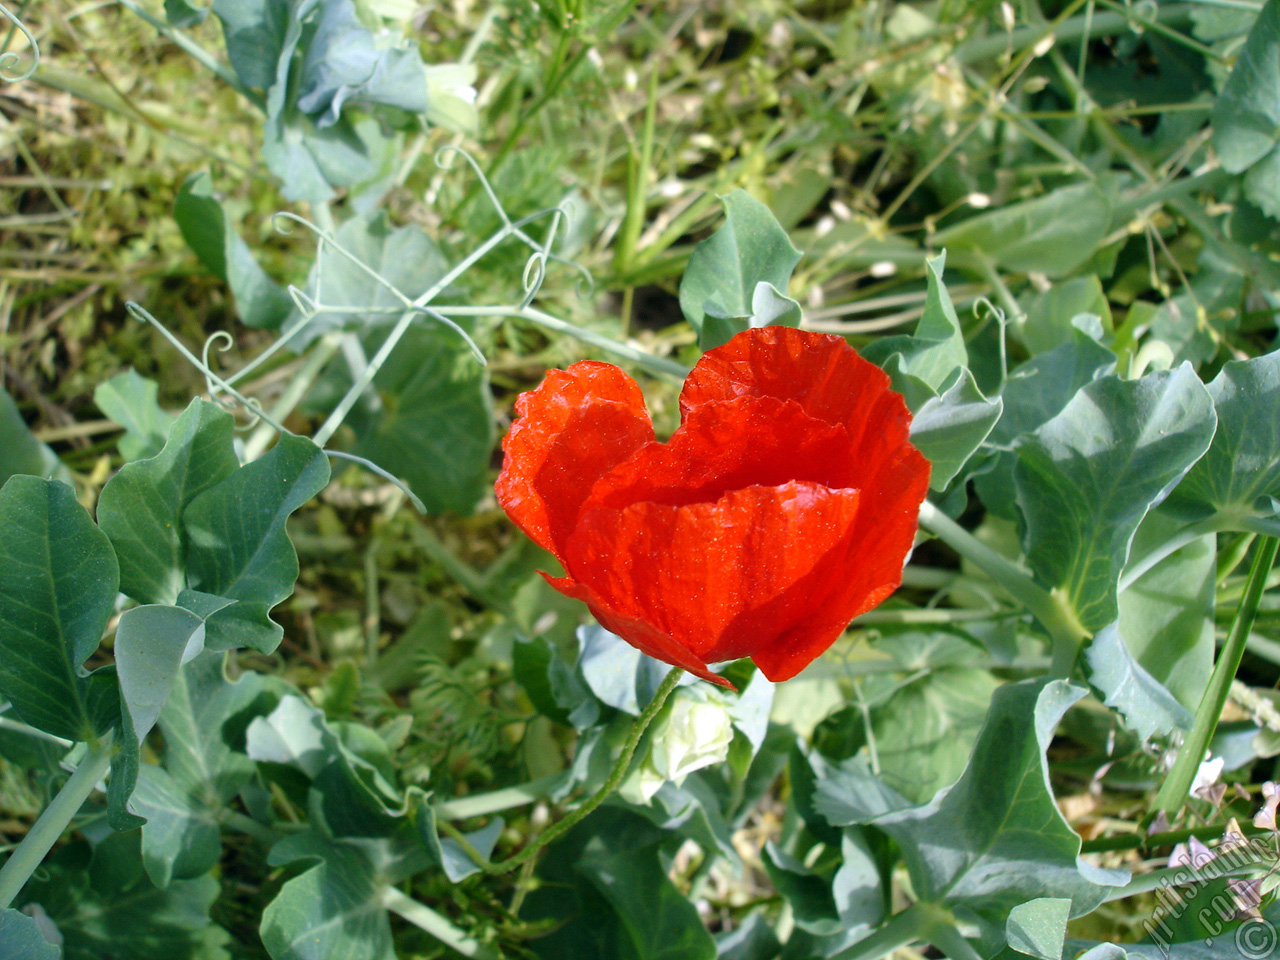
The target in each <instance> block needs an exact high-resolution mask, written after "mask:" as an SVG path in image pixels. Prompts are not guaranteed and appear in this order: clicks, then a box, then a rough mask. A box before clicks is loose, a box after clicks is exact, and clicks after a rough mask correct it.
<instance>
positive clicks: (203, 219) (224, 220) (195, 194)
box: [173, 170, 293, 330]
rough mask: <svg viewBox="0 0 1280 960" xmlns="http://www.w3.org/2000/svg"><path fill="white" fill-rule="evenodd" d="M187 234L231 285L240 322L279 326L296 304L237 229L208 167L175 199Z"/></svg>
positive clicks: (179, 220)
mask: <svg viewBox="0 0 1280 960" xmlns="http://www.w3.org/2000/svg"><path fill="white" fill-rule="evenodd" d="M173 219H174V220H176V221H177V223H178V229H179V230H181V231H182V238H183V239H184V240H186V241H187V246H189V247H190V248H191V249H192V251H193V252H194V253H195V255H196V256H197V257H199V258H200V262H201V263H203V264H204V265H205V267H207V268H208V269H209V270H210V271H212V273H213V274H214V276H216V277H219V278H221V279H222V280H223V281H225V282H226V283H227V285H228V286H229V287H231V293H232V295H233V296H234V297H235V301H236V310H237V312H239V314H240V320H241V322H243V323H245V324H247V325H248V326H251V327H264V328H266V329H268V330H275V329H277V328H278V327H279V326H280V325H281V324H282V323H283V322H284V319H285V318H286V317H287V316H289V314H290V312H291V311H292V310H293V300H292V299H291V298H290V296H289V294H288V293H286V292H285V290H284V288H283V287H281V286H280V284H278V283H276V282H275V281H274V280H272V279H271V277H269V276H267V272H266V271H265V270H263V269H262V267H261V266H260V265H259V264H258V261H257V259H256V258H255V257H254V255H253V252H252V251H251V250H250V249H249V245H248V244H247V243H245V242H244V240H243V238H241V236H240V234H239V233H237V232H236V229H235V227H234V226H233V225H232V224H231V221H230V218H229V217H228V215H227V211H226V208H225V207H224V206H223V205H222V202H221V201H220V200H219V199H218V198H217V197H215V196H214V193H213V178H212V177H210V176H209V174H208V173H207V172H205V171H203V170H202V171H199V172H198V173H193V174H192V175H191V176H189V177H187V180H186V182H185V183H183V185H182V187H181V189H179V190H178V196H177V198H176V199H175V200H174V202H173Z"/></svg>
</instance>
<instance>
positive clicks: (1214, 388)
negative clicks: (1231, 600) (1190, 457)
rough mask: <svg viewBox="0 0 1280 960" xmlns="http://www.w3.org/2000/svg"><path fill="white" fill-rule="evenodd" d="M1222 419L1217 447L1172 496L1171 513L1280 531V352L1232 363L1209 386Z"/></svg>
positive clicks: (1170, 496)
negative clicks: (1278, 507) (1279, 513)
mask: <svg viewBox="0 0 1280 960" xmlns="http://www.w3.org/2000/svg"><path fill="white" fill-rule="evenodd" d="M1208 390H1209V395H1210V396H1211V397H1212V398H1213V406H1214V409H1215V411H1216V412H1217V415H1218V430H1217V433H1216V434H1214V438H1213V443H1212V444H1210V446H1209V450H1208V452H1207V453H1205V455H1204V456H1203V457H1201V458H1200V460H1199V462H1197V463H1196V465H1195V466H1194V467H1192V468H1191V471H1190V472H1189V473H1188V474H1187V475H1186V477H1185V478H1184V479H1183V481H1182V482H1181V483H1180V484H1178V486H1177V487H1176V488H1175V489H1174V491H1173V492H1172V493H1171V494H1170V495H1169V502H1168V509H1169V510H1171V511H1173V512H1175V513H1176V514H1177V515H1178V516H1179V517H1182V518H1184V519H1187V520H1196V519H1201V518H1203V517H1206V516H1209V515H1210V514H1212V513H1218V514H1220V515H1221V516H1222V519H1223V522H1224V523H1227V524H1233V523H1239V522H1240V521H1243V520H1246V519H1253V520H1261V521H1263V522H1264V523H1265V524H1266V525H1267V526H1268V528H1272V527H1273V528H1274V529H1275V532H1276V533H1280V520H1278V519H1277V518H1276V516H1275V504H1274V502H1273V500H1274V499H1276V498H1280V353H1268V354H1266V355H1264V356H1261V357H1254V358H1253V359H1251V360H1232V361H1231V362H1230V363H1227V364H1225V365H1224V366H1223V368H1222V370H1221V371H1220V372H1219V373H1218V375H1217V376H1216V377H1215V378H1214V379H1213V381H1212V382H1211V383H1210V384H1209V386H1208Z"/></svg>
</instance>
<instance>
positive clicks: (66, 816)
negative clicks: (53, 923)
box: [0, 734, 112, 908]
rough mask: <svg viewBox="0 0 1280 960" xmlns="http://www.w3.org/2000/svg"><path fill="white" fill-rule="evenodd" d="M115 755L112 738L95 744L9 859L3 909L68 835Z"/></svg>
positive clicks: (1, 883)
mask: <svg viewBox="0 0 1280 960" xmlns="http://www.w3.org/2000/svg"><path fill="white" fill-rule="evenodd" d="M111 754H112V750H111V735H110V734H108V735H107V736H105V737H103V738H102V739H101V740H99V741H98V742H97V743H94V744H91V745H90V746H89V752H88V753H86V754H85V755H84V757H83V759H81V761H80V765H79V766H78V767H76V770H75V773H73V774H71V776H70V778H69V779H68V780H67V782H66V783H64V784H63V785H62V789H61V790H59V791H58V794H57V796H55V797H54V798H53V799H52V800H51V801H50V802H49V806H47V807H45V810H44V813H42V814H40V817H39V819H37V820H36V822H35V823H34V824H32V826H31V829H30V830H28V831H27V835H26V836H25V837H23V838H22V842H21V843H19V844H18V845H17V847H15V848H14V850H13V852H12V853H11V854H9V859H8V860H6V861H5V862H4V866H3V867H0V908H4V907H7V906H9V905H10V904H12V903H13V900H14V897H16V896H17V895H18V894H19V893H21V892H22V888H23V887H24V886H26V883H27V880H28V879H30V877H31V874H32V873H34V872H35V869H36V868H37V867H38V866H40V864H41V862H42V861H43V860H44V858H45V856H46V855H47V854H48V853H49V851H50V850H51V849H52V848H53V845H54V843H56V842H57V840H58V838H59V837H60V836H62V835H63V834H64V833H66V831H67V827H68V826H70V824H71V821H72V819H73V818H74V817H75V815H76V814H77V813H79V811H80V808H81V807H82V806H83V805H84V802H85V800H87V799H88V798H89V795H90V794H91V793H93V789H94V787H96V786H97V785H98V781H99V780H101V779H102V778H103V776H104V775H105V774H106V772H107V770H108V769H109V768H110V767H111Z"/></svg>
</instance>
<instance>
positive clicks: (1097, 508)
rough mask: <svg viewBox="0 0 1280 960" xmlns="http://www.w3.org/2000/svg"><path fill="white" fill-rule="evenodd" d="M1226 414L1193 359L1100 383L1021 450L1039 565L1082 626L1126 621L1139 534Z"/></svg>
mask: <svg viewBox="0 0 1280 960" xmlns="http://www.w3.org/2000/svg"><path fill="white" fill-rule="evenodd" d="M1215 424H1216V418H1215V416H1214V413H1213V404H1212V401H1211V400H1210V398H1209V393H1208V391H1206V390H1205V388H1204V385H1203V384H1202V383H1201V382H1200V380H1199V378H1197V377H1196V375H1195V372H1194V371H1193V370H1192V369H1191V367H1190V366H1189V365H1183V366H1182V367H1179V368H1178V369H1177V370H1174V371H1171V372H1168V373H1153V374H1149V375H1147V376H1146V377H1143V378H1142V379H1141V380H1137V381H1133V380H1120V379H1118V378H1115V377H1104V378H1102V379H1100V380H1095V381H1094V382H1092V383H1090V384H1089V385H1088V386H1086V387H1085V388H1084V389H1082V390H1081V391H1080V392H1079V393H1078V394H1076V396H1075V397H1073V398H1072V400H1071V402H1069V403H1068V404H1067V405H1066V406H1065V407H1064V408H1063V409H1062V411H1061V412H1060V413H1059V414H1058V415H1057V416H1056V417H1054V418H1053V419H1052V420H1050V421H1049V422H1048V423H1046V424H1044V425H1043V426H1042V427H1040V429H1038V430H1037V431H1036V432H1035V433H1034V434H1033V435H1031V436H1029V437H1026V438H1025V439H1024V440H1023V441H1022V443H1021V444H1020V446H1019V448H1018V464H1017V468H1016V469H1015V471H1014V479H1015V483H1016V485H1017V493H1018V506H1019V508H1020V509H1021V510H1022V514H1023V517H1024V519H1025V521H1026V534H1025V544H1026V552H1027V557H1028V559H1029V560H1030V562H1031V566H1032V569H1033V570H1035V572H1036V573H1037V574H1038V575H1039V576H1040V578H1041V579H1042V580H1043V581H1044V582H1045V583H1046V584H1048V585H1049V586H1050V587H1053V588H1058V589H1061V590H1062V591H1063V593H1064V595H1065V596H1066V598H1067V600H1068V601H1069V602H1070V603H1071V604H1072V605H1073V606H1074V608H1075V611H1076V615H1077V617H1078V618H1079V620H1080V622H1081V624H1082V625H1083V626H1084V627H1085V629H1088V630H1096V629H1098V628H1100V627H1102V626H1105V625H1106V624H1108V623H1110V622H1111V621H1113V620H1114V619H1115V618H1116V613H1117V607H1116V585H1117V582H1118V580H1119V577H1120V571H1121V570H1122V569H1123V568H1124V565H1125V563H1126V561H1127V560H1128V556H1129V546H1130V543H1131V541H1132V540H1133V535H1134V532H1135V531H1136V530H1137V528H1138V524H1139V523H1140V522H1141V521H1142V518H1143V517H1144V516H1146V513H1147V511H1148V510H1150V509H1151V507H1153V506H1154V505H1155V504H1157V503H1159V502H1160V501H1161V500H1162V499H1164V497H1165V496H1166V495H1167V493H1168V492H1169V490H1171V489H1172V488H1173V487H1174V485H1175V484H1177V482H1178V481H1179V480H1181V479H1182V477H1183V475H1184V474H1185V473H1186V472H1187V471H1188V470H1189V469H1190V468H1191V465H1192V464H1194V463H1195V462H1196V460H1198V459H1199V458H1200V457H1201V455H1202V454H1203V453H1204V452H1205V450H1206V449H1208V446H1209V442H1210V440H1212V438H1213V432H1214V427H1215Z"/></svg>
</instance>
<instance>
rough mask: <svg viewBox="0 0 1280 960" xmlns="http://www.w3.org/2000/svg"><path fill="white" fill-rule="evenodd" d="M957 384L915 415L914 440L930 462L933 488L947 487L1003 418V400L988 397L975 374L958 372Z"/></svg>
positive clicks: (929, 401)
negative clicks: (976, 379)
mask: <svg viewBox="0 0 1280 960" xmlns="http://www.w3.org/2000/svg"><path fill="white" fill-rule="evenodd" d="M958 373H959V376H958V377H957V378H956V381H955V383H954V384H953V385H952V386H951V387H950V388H949V389H947V390H945V391H944V392H943V393H942V394H941V395H940V396H936V397H930V398H929V399H928V400H926V401H925V402H924V404H923V405H922V406H921V407H920V409H918V410H917V411H916V413H915V415H914V416H913V417H912V418H911V442H912V443H913V444H914V445H915V447H916V449H917V450H919V451H920V452H921V453H923V454H924V455H925V458H926V459H927V460H928V461H929V464H930V468H931V469H930V471H929V488H930V489H932V490H944V489H946V487H947V484H949V483H950V482H951V481H952V480H953V479H954V478H955V476H956V474H958V473H959V472H960V471H961V470H962V469H964V465H965V464H966V463H968V462H969V458H970V457H972V456H973V454H974V453H975V451H977V449H978V448H979V447H980V446H982V442H983V441H984V440H986V439H987V436H988V434H990V433H991V430H992V428H993V427H995V425H996V422H997V421H998V420H999V419H1000V411H1001V410H1002V408H1003V401H1002V400H1001V399H1000V398H999V397H994V398H992V399H990V400H988V399H987V398H986V397H985V396H983V395H982V391H981V390H979V389H978V384H977V383H976V382H975V381H974V379H973V374H972V373H970V372H969V371H968V370H967V369H962V370H960V371H958Z"/></svg>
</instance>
